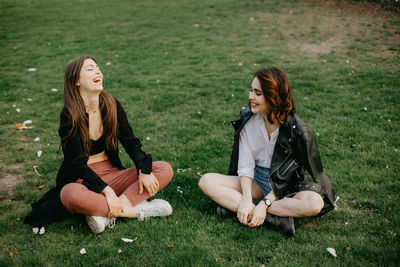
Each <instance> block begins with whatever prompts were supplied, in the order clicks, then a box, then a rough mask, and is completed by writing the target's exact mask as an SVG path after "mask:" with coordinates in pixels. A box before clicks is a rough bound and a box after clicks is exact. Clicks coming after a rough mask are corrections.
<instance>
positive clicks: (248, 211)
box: [237, 197, 267, 227]
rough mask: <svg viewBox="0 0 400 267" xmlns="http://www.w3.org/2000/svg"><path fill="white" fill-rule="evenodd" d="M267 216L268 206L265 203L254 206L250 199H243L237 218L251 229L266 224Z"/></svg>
mask: <svg viewBox="0 0 400 267" xmlns="http://www.w3.org/2000/svg"><path fill="white" fill-rule="evenodd" d="M266 216H267V205H265V203H264V201H260V203H258V205H257V206H256V205H254V204H253V201H252V199H251V197H250V198H243V199H242V201H241V202H240V204H239V207H238V210H237V218H238V220H239V222H240V223H241V224H243V225H246V226H249V227H255V226H260V225H262V224H263V223H264V221H265V217H266Z"/></svg>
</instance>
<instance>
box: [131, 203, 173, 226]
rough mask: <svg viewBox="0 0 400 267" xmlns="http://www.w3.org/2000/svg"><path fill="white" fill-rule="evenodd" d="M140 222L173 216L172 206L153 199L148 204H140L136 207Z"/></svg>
mask: <svg viewBox="0 0 400 267" xmlns="http://www.w3.org/2000/svg"><path fill="white" fill-rule="evenodd" d="M135 208H136V210H137V217H138V220H139V221H143V220H144V219H148V218H150V217H158V216H168V215H171V214H172V206H171V205H170V204H169V203H168V202H167V201H165V200H162V199H153V200H152V201H150V202H147V203H143V202H142V203H140V204H139V205H137V206H135Z"/></svg>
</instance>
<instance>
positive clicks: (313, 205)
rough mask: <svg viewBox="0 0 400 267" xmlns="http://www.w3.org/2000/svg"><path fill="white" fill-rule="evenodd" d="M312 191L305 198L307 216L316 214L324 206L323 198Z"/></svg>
mask: <svg viewBox="0 0 400 267" xmlns="http://www.w3.org/2000/svg"><path fill="white" fill-rule="evenodd" d="M313 193H314V194H312V195H311V196H310V197H308V198H307V204H306V205H305V206H306V207H307V216H315V215H318V214H319V213H320V212H321V210H322V208H323V207H324V200H323V199H322V197H321V196H320V195H319V194H317V193H315V192H313Z"/></svg>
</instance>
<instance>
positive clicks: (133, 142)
mask: <svg viewBox="0 0 400 267" xmlns="http://www.w3.org/2000/svg"><path fill="white" fill-rule="evenodd" d="M115 101H116V103H117V117H118V139H119V141H120V142H121V144H122V146H123V147H124V149H125V151H126V152H127V153H128V155H129V157H130V158H131V159H132V160H133V162H134V163H135V166H136V169H137V171H138V172H139V170H141V171H142V173H145V174H149V173H151V170H152V158H151V155H150V154H146V153H145V152H144V151H143V150H142V144H141V142H140V140H139V139H138V138H137V137H136V136H135V135H134V133H133V130H132V127H131V126H130V125H129V122H128V118H127V117H126V113H125V110H124V108H123V107H122V105H121V103H119V101H118V100H117V99H115Z"/></svg>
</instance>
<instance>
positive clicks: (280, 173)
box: [228, 106, 335, 216]
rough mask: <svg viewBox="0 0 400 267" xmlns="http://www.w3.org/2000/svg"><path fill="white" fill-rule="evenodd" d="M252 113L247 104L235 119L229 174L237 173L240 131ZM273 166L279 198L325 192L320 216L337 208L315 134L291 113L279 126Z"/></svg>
mask: <svg viewBox="0 0 400 267" xmlns="http://www.w3.org/2000/svg"><path fill="white" fill-rule="evenodd" d="M253 115H254V114H253V113H252V112H251V110H250V108H249V107H248V106H247V107H243V108H242V110H241V112H240V117H239V119H238V120H235V121H232V125H233V127H234V128H235V136H234V143H233V149H232V156H231V162H230V166H229V172H228V174H229V175H236V176H237V175H238V174H237V170H238V160H239V137H240V131H241V130H242V128H243V127H244V125H245V124H246V123H247V122H248V121H249V119H250V118H251V117H252V116H253ZM270 169H271V171H270V176H269V182H270V184H271V188H272V191H273V192H274V194H275V196H276V197H277V198H278V199H282V198H284V197H291V196H293V195H295V194H296V193H297V192H299V191H306V190H312V191H315V192H317V193H320V194H321V195H323V199H324V207H323V209H322V210H321V212H320V213H319V214H318V215H319V216H321V215H323V214H325V213H327V212H328V211H330V210H332V209H333V208H334V196H335V189H334V187H333V186H332V184H331V182H330V181H329V178H328V177H327V176H326V174H325V173H324V171H323V169H322V164H321V158H320V155H319V151H318V146H317V143H316V140H315V137H314V133H313V131H312V129H311V127H310V126H308V125H307V124H305V123H304V122H303V121H302V120H301V119H300V118H299V117H298V116H297V115H296V114H295V115H293V116H292V115H289V116H288V117H287V118H286V119H285V122H284V124H282V125H281V126H280V128H279V135H278V139H277V141H276V144H275V148H274V152H273V154H272V161H271V168H270ZM310 176H311V177H310ZM310 178H312V181H311V179H310Z"/></svg>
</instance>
